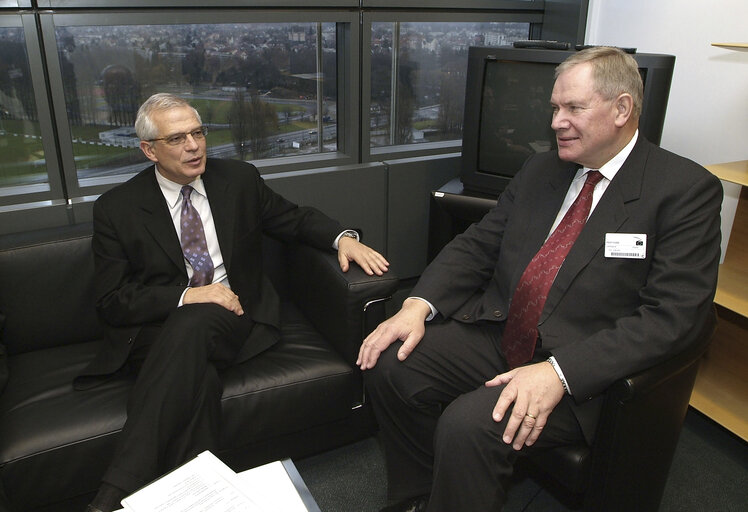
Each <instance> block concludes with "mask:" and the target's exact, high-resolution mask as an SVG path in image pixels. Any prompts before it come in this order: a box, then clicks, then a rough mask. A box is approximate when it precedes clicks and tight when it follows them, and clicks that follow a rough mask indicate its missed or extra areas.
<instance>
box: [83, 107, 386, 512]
mask: <svg viewBox="0 0 748 512" xmlns="http://www.w3.org/2000/svg"><path fill="white" fill-rule="evenodd" d="M135 130H136V132H137V134H138V137H139V138H140V139H141V142H140V148H141V149H142V151H143V153H144V154H145V155H146V157H148V159H149V160H151V161H152V162H153V163H154V165H152V166H150V167H148V168H147V169H145V170H144V171H142V172H141V173H139V174H138V175H136V176H135V177H133V178H132V179H130V180H129V181H128V182H126V183H124V184H122V185H120V186H118V187H116V188H114V189H112V190H110V191H108V192H107V193H105V194H103V195H102V196H101V197H100V198H99V199H98V200H97V201H96V203H95V204H94V213H93V218H94V236H93V241H92V244H93V250H94V258H95V269H96V280H95V282H96V299H97V308H98V312H99V315H100V317H101V318H102V320H103V321H104V322H105V323H106V325H107V327H108V329H109V343H108V344H107V345H106V346H105V347H104V348H103V349H102V350H101V352H100V353H99V354H98V355H97V357H96V358H95V359H94V361H93V362H92V363H91V364H90V365H89V366H88V368H87V369H86V370H85V371H84V372H83V374H82V375H81V376H80V377H79V378H78V379H77V380H76V386H77V387H79V388H80V387H85V386H87V385H91V384H92V383H95V382H98V381H100V377H102V376H106V375H111V374H113V373H115V372H118V371H120V370H121V369H123V368H134V369H136V370H137V379H136V381H135V385H134V387H133V389H132V391H131V394H130V397H129V401H128V408H127V421H126V423H125V426H124V428H123V431H122V434H121V436H120V439H119V442H118V446H117V449H116V452H115V455H114V458H113V461H112V463H111V465H110V467H109V469H108V470H107V473H106V474H105V475H104V478H103V482H102V486H101V488H100V490H99V493H98V494H97V496H96V498H95V499H94V501H93V502H92V503H91V505H89V506H88V508H87V510H88V511H92V512H95V511H102V512H108V511H110V510H113V509H115V508H119V502H120V500H121V499H122V498H123V497H124V496H126V495H128V494H130V493H132V492H133V491H135V490H137V489H138V488H139V487H141V486H143V485H144V484H146V483H148V482H149V481H151V480H153V479H154V478H156V477H158V476H159V475H160V474H162V473H164V472H165V471H168V470H169V469H171V468H173V467H175V466H177V465H178V464H180V463H182V462H184V461H185V460H187V459H189V458H190V457H192V456H195V455H197V454H198V453H200V452H201V451H203V450H206V449H214V448H215V447H216V437H217V432H218V428H219V424H218V423H219V420H220V398H221V392H222V387H221V382H220V380H219V378H218V373H217V370H218V369H220V368H224V367H226V366H228V365H230V364H233V363H237V362H241V361H245V360H247V359H248V358H250V357H252V356H254V355H256V354H258V353H260V352H262V351H263V350H265V349H267V348H268V347H269V346H271V345H272V344H273V343H275V341H276V340H277V338H278V327H279V325H278V324H279V318H278V297H277V295H276V293H275V291H274V290H273V288H272V286H271V285H270V283H269V281H268V280H267V278H266V277H265V276H264V274H263V271H262V265H261V262H262V250H261V248H262V236H263V234H268V235H271V236H274V237H278V238H282V239H292V240H297V241H299V242H302V243H306V244H309V245H312V246H315V247H318V248H320V249H333V248H334V249H337V251H338V259H339V262H340V267H341V269H342V270H343V271H347V270H348V267H349V263H350V262H351V261H355V262H356V263H357V264H359V265H360V266H361V268H363V270H364V271H365V272H367V273H368V274H370V275H371V274H379V275H381V274H382V273H383V272H386V271H387V266H388V262H387V261H386V260H385V259H384V257H382V255H380V254H379V253H378V252H376V251H374V250H372V249H370V248H369V247H367V246H365V245H363V244H361V243H360V242H359V241H358V238H357V235H355V234H354V233H355V232H350V231H347V230H344V229H343V228H342V226H341V225H340V224H339V223H338V222H337V221H335V220H333V219H330V218H329V217H327V216H325V215H324V214H322V213H321V212H320V211H318V210H316V209H313V208H305V207H299V206H297V205H295V204H293V203H291V202H289V201H287V200H286V199H284V198H283V197H281V196H279V195H278V194H276V193H274V192H273V191H272V190H270V188H268V187H267V186H266V185H265V183H264V181H263V180H262V178H261V177H260V175H259V173H258V172H257V169H256V168H255V167H254V166H253V165H251V164H248V163H246V162H241V161H231V160H218V159H208V158H207V156H206V139H205V137H206V134H207V129H206V128H205V127H204V126H202V122H201V120H200V115H199V114H198V112H197V111H196V110H195V109H194V108H192V107H191V106H190V105H189V104H188V103H187V102H185V101H184V100H182V99H181V98H179V97H176V96H173V95H170V94H155V95H153V96H152V97H150V98H149V99H148V100H146V102H145V103H144V104H143V105H142V106H141V107H140V109H139V111H138V115H137V119H136V121H135Z"/></svg>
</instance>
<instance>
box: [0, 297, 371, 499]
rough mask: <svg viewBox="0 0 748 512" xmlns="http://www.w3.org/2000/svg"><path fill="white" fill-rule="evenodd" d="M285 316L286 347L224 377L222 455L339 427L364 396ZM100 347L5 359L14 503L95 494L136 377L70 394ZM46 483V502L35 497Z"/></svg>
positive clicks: (291, 310) (1, 441) (300, 320)
mask: <svg viewBox="0 0 748 512" xmlns="http://www.w3.org/2000/svg"><path fill="white" fill-rule="evenodd" d="M281 311H282V316H283V327H282V331H281V339H280V341H279V342H278V343H276V344H275V345H274V346H273V347H271V348H270V349H268V350H267V351H265V352H263V353H262V354H260V355H258V356H257V357H255V358H253V359H250V360H249V361H246V362H244V363H242V364H241V365H236V366H232V367H230V368H228V369H226V370H225V371H224V372H223V373H222V379H223V381H224V392H223V398H222V404H223V416H224V418H223V419H224V421H223V426H224V432H223V435H222V442H221V444H222V447H223V448H229V447H237V446H242V445H245V444H250V443H256V442H258V441H262V440H263V439H264V438H269V437H272V436H277V435H283V434H287V433H292V432H297V431H301V430H304V429H306V428H308V427H310V426H314V425H320V424H324V423H326V422H329V421H333V420H336V419H340V418H343V417H345V416H346V415H348V414H350V411H351V407H352V406H353V403H354V401H355V399H356V396H357V394H360V392H361V391H360V389H361V387H360V383H359V379H360V378H359V377H358V376H357V374H355V372H354V371H353V369H352V367H351V366H350V365H348V364H346V363H345V362H344V361H343V360H342V358H341V357H340V356H339V355H338V354H337V353H336V352H334V351H333V350H332V349H331V348H330V346H329V344H328V343H327V342H326V341H325V340H324V339H322V337H321V336H320V335H319V334H318V333H317V332H316V331H315V330H314V329H313V328H312V327H310V325H309V322H308V321H307V320H306V319H305V318H304V317H303V315H302V314H301V313H300V312H299V311H298V310H297V309H296V307H295V306H293V305H292V304H290V303H284V304H283V305H282V309H281ZM97 347H98V343H97V342H88V343H76V344H71V345H66V346H62V347H54V348H48V349H42V350H36V351H33V352H27V353H23V354H18V355H15V356H12V357H10V358H9V367H10V380H9V382H8V386H7V388H6V390H5V392H4V393H3V394H2V396H0V416H2V417H3V421H2V422H0V472H2V480H3V481H4V482H5V486H6V489H8V490H9V493H10V495H11V496H10V498H11V500H12V501H13V502H14V503H16V504H23V506H24V507H31V506H33V505H39V504H43V503H44V502H46V501H49V500H54V499H55V497H57V496H70V495H74V494H83V493H86V492H90V491H92V490H94V489H95V488H96V487H97V486H98V483H99V479H100V478H101V475H102V474H103V472H104V471H105V469H106V467H107V466H108V464H109V461H110V459H111V456H112V453H113V450H114V441H115V439H116V437H117V435H118V433H119V432H120V430H121V428H122V426H123V424H124V422H125V419H126V403H127V395H128V392H129V389H130V387H131V386H132V382H133V377H131V376H130V377H127V376H120V377H116V378H113V379H111V380H109V381H107V382H105V383H103V384H102V385H100V386H97V387H95V388H93V389H89V390H84V391H75V390H73V387H72V380H73V377H74V376H76V375H77V374H78V373H79V372H80V371H81V370H82V369H83V368H84V367H85V366H86V364H88V362H89V361H90V360H91V358H93V356H94V354H95V353H96V350H97ZM52 468H54V469H52ZM50 480H53V481H50ZM40 481H44V488H45V489H46V490H47V491H46V493H45V494H46V495H45V496H35V494H34V491H35V489H36V488H38V486H39V482H40Z"/></svg>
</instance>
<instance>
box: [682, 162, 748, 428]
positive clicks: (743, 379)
mask: <svg viewBox="0 0 748 512" xmlns="http://www.w3.org/2000/svg"><path fill="white" fill-rule="evenodd" d="M706 168H707V169H709V171H711V172H712V173H713V174H715V175H716V176H717V177H718V178H720V179H721V180H723V181H729V182H732V183H737V184H739V185H741V186H742V188H741V190H740V197H739V200H738V205H737V210H736V212H735V220H734V221H733V226H732V231H731V233H730V238H729V241H728V245H727V251H726V252H725V258H724V261H723V263H722V264H721V265H720V269H719V281H718V284H717V294H716V296H715V298H714V302H715V303H716V304H717V313H718V316H719V321H718V324H717V331H716V333H715V335H714V339H713V340H712V344H711V346H710V348H709V350H708V352H707V354H706V356H705V357H704V359H703V360H702V362H701V366H700V368H699V373H698V375H697V377H696V385H695V386H694V390H693V394H692V395H691V406H692V407H694V408H695V409H697V410H699V411H701V412H702V413H704V414H705V415H707V416H709V417H710V418H712V419H713V420H714V421H716V422H717V423H719V424H720V425H722V426H723V427H725V428H727V429H728V430H730V431H732V432H734V433H735V434H736V435H738V436H739V437H742V438H743V439H745V440H748V160H744V161H740V162H731V163H726V164H716V165H707V166H706ZM723 236H725V235H724V234H723Z"/></svg>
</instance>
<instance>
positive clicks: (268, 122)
mask: <svg viewBox="0 0 748 512" xmlns="http://www.w3.org/2000/svg"><path fill="white" fill-rule="evenodd" d="M277 123H278V118H277V116H276V112H275V108H274V107H273V106H272V105H270V104H269V103H265V102H264V101H262V99H261V98H260V96H259V95H258V94H257V93H256V91H254V94H250V97H249V98H247V94H246V93H245V92H244V90H243V89H237V90H236V92H235V93H234V100H233V102H232V105H231V109H230V110H229V126H230V128H231V136H232V139H233V141H234V148H235V149H236V152H237V154H238V155H239V158H241V159H242V160H246V159H247V155H248V154H249V152H250V147H251V152H252V157H253V158H255V159H258V158H263V157H265V156H267V154H268V152H269V151H270V148H271V144H270V141H269V140H268V137H269V136H270V134H271V131H270V129H271V128H273V127H276V128H277Z"/></svg>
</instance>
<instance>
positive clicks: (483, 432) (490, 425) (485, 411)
mask: <svg viewBox="0 0 748 512" xmlns="http://www.w3.org/2000/svg"><path fill="white" fill-rule="evenodd" d="M494 397H495V398H494ZM497 399H498V393H497V392H496V390H495V388H478V389H476V390H475V391H473V392H470V393H465V394H464V395H461V396H459V397H457V398H456V399H455V400H453V401H452V403H450V404H449V405H448V406H447V407H446V408H445V409H444V412H443V413H442V415H441V416H440V417H439V423H438V424H437V427H436V434H435V439H434V442H435V446H436V449H437V450H438V449H439V447H445V446H458V445H459V446H461V447H462V448H461V449H465V448H467V447H468V446H470V445H471V444H476V445H477V446H481V444H482V443H483V442H485V441H487V440H488V441H492V440H497V439H498V433H499V429H500V428H501V427H500V425H499V424H497V423H496V422H495V421H494V420H493V417H492V413H493V407H494V405H495V404H496V400H497Z"/></svg>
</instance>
